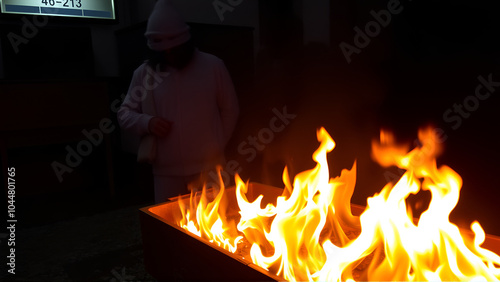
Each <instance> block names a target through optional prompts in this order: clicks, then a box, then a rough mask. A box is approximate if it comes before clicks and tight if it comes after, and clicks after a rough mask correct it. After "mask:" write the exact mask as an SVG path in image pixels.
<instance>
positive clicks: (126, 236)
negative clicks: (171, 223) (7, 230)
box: [2, 206, 155, 281]
mask: <svg viewBox="0 0 500 282" xmlns="http://www.w3.org/2000/svg"><path fill="white" fill-rule="evenodd" d="M140 207H141V206H130V207H125V208H121V209H117V210H113V211H108V212H104V213H98V214H95V215H91V216H81V217H77V218H74V219H71V220H64V221H59V222H55V223H52V224H47V225H42V226H36V227H31V228H24V229H23V228H20V229H18V230H16V246H17V248H16V261H17V264H16V275H9V276H7V277H4V278H3V279H2V280H3V281H5V280H7V281H155V280H154V279H153V277H151V276H150V275H149V274H148V273H147V272H146V271H145V269H144V265H143V257H142V253H143V252H142V241H141V234H140V223H139V216H138V209H139V208H140ZM2 253H4V252H2ZM4 273H5V272H4ZM4 279H5V280H4Z"/></svg>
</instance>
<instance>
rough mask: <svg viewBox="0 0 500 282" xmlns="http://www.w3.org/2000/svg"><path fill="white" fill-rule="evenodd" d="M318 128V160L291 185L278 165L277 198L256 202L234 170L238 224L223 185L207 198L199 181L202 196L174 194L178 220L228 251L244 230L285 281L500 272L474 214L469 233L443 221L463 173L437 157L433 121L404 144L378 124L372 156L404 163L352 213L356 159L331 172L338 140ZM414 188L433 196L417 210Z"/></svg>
mask: <svg viewBox="0 0 500 282" xmlns="http://www.w3.org/2000/svg"><path fill="white" fill-rule="evenodd" d="M317 137H318V141H320V142H321V144H320V146H319V148H318V149H317V150H316V151H315V152H314V154H313V159H314V160H315V161H316V163H317V164H316V166H315V167H314V168H313V169H311V170H307V171H304V172H301V173H299V174H298V175H297V176H295V178H294V181H293V187H292V185H291V182H290V178H289V175H288V170H287V168H285V170H284V171H283V182H284V184H285V189H284V191H283V194H282V196H280V197H278V198H277V201H276V205H273V204H267V205H266V206H265V207H264V208H262V207H261V206H262V205H261V204H262V199H263V196H262V195H260V196H259V197H257V198H256V199H255V200H254V201H253V202H250V201H248V199H247V196H246V194H247V192H248V183H244V182H243V181H242V180H241V178H240V177H239V176H238V175H236V177H235V180H236V200H237V203H238V206H239V214H240V218H239V221H238V223H237V224H236V223H235V222H234V221H229V220H227V217H226V215H225V212H224V211H225V207H224V204H225V200H224V199H225V198H224V187H223V186H222V187H221V189H220V190H219V192H218V194H217V196H216V197H215V199H214V200H213V201H211V202H209V201H208V197H207V192H206V189H204V190H203V192H202V195H201V197H198V198H199V200H197V197H194V194H192V195H191V198H190V204H189V206H187V205H186V204H184V203H183V202H182V201H179V205H180V208H181V212H182V219H180V220H179V223H178V224H179V226H181V227H182V228H184V229H186V230H189V231H190V232H192V233H193V234H196V235H197V236H200V237H203V238H205V239H207V240H209V241H210V242H214V243H216V244H218V245H219V246H221V247H224V248H225V249H227V250H229V251H231V252H233V253H234V252H236V250H237V249H238V243H242V242H243V241H245V240H246V242H247V245H249V246H251V248H250V257H251V259H252V261H253V263H254V264H257V265H259V266H261V267H262V268H265V269H267V270H268V271H270V272H273V273H275V274H277V275H279V276H281V277H283V278H284V279H286V280H289V281H297V280H310V281H347V280H413V281H419V280H422V281H423V280H440V281H442V280H448V281H451V280H453V281H456V280H467V281H469V280H481V281H491V280H495V281H498V280H499V279H500V257H499V256H498V255H497V254H495V253H493V252H492V251H489V250H487V249H484V248H482V247H481V244H482V243H483V242H484V240H485V233H484V231H483V229H482V228H481V226H480V225H479V223H477V222H474V223H473V224H472V225H471V229H472V231H473V233H474V239H473V240H470V239H468V237H467V236H463V234H462V233H461V231H460V230H459V228H458V227H457V226H456V225H454V224H453V223H451V222H450V221H449V215H450V213H451V211H452V210H453V209H454V208H455V206H456V204H457V203H458V199H459V194H460V188H461V186H462V179H461V177H460V176H459V175H458V174H457V173H456V172H455V171H453V170H452V169H451V168H449V167H447V166H441V167H439V168H438V167H437V165H436V156H437V155H438V154H439V153H440V152H441V147H440V146H439V142H438V140H437V138H436V135H435V134H434V132H433V131H432V129H425V130H421V131H419V142H420V144H419V146H418V147H417V148H415V149H413V150H412V151H410V152H408V149H409V147H408V146H403V145H397V144H396V143H395V141H394V137H393V136H392V135H391V134H390V133H387V132H381V138H380V139H381V140H380V142H373V143H372V152H373V158H374V159H375V160H376V161H378V162H379V163H380V164H381V165H382V166H384V167H387V166H397V167H399V168H400V169H403V170H404V171H405V172H404V174H403V175H402V176H401V178H400V179H399V180H398V181H397V182H396V183H389V184H387V185H386V186H385V187H384V188H383V189H382V190H381V192H380V193H379V194H376V195H374V196H373V197H370V198H368V200H367V208H366V210H365V211H364V212H363V213H362V214H361V215H360V216H359V217H358V216H354V215H353V214H352V211H351V205H350V199H351V197H352V194H353V191H354V186H355V183H356V163H354V165H353V167H352V168H351V169H350V170H343V171H342V173H341V175H340V176H338V177H336V178H330V175H329V170H328V162H327V153H329V152H331V151H332V150H333V149H334V148H335V142H334V141H333V139H332V138H331V137H330V135H329V134H328V133H327V132H326V130H325V129H324V128H321V129H320V130H318V132H317ZM220 182H221V183H222V181H220ZM421 189H423V190H427V191H430V193H431V195H432V200H431V202H430V204H429V207H428V209H427V210H426V211H424V212H423V213H422V214H421V215H420V217H419V218H418V220H415V219H414V218H413V216H412V213H411V209H409V208H408V207H407V205H406V199H407V198H408V196H409V195H410V194H416V193H418V192H419V191H420V190H421ZM193 214H195V215H196V218H193ZM415 222H417V223H415Z"/></svg>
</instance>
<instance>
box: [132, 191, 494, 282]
mask: <svg viewBox="0 0 500 282" xmlns="http://www.w3.org/2000/svg"><path fill="white" fill-rule="evenodd" d="M235 190H236V189H235V188H234V187H232V188H228V189H226V191H225V193H226V195H227V200H228V208H227V213H226V214H227V215H231V214H237V213H238V205H237V203H236V196H235ZM282 192H283V189H280V188H276V187H272V186H268V185H263V184H258V183H250V184H249V187H248V192H247V193H246V195H247V198H248V200H249V201H254V200H255V199H256V198H257V197H258V196H259V195H261V194H262V195H264V198H263V200H262V204H263V205H266V204H268V203H273V204H276V199H277V197H278V196H280V195H281V194H282ZM177 200H180V201H189V195H185V196H180V197H177V198H173V199H171V201H169V202H166V203H161V204H158V205H153V206H149V207H144V208H142V209H140V221H141V229H142V241H143V248H144V264H145V267H146V270H147V271H148V272H149V273H150V274H151V275H152V276H153V277H155V278H156V279H157V280H159V281H176V280H177V281H178V280H181V281H184V280H217V281H222V280H227V281H282V280H283V278H281V277H279V276H276V275H274V274H273V273H270V272H269V271H267V270H265V269H263V268H261V267H259V266H257V265H255V264H253V263H252V262H251V261H249V260H245V259H243V258H241V257H240V256H237V255H235V254H233V253H231V252H229V251H227V250H225V249H223V248H221V247H219V246H217V245H215V244H212V243H210V242H207V241H206V240H204V239H202V238H200V237H197V236H196V235H193V234H191V233H190V232H188V231H186V230H184V229H182V228H181V227H179V226H177V224H176V222H175V219H177V218H180V209H179V204H178V203H177ZM351 209H352V213H353V214H354V215H360V214H361V213H362V212H363V210H364V207H362V206H358V205H351ZM463 234H464V235H465V236H467V234H469V235H470V236H472V232H470V231H464V233H463ZM482 246H483V247H484V248H487V249H489V250H491V251H493V252H495V253H497V254H500V238H499V237H496V236H491V235H487V236H486V241H485V242H484V244H483V245H482Z"/></svg>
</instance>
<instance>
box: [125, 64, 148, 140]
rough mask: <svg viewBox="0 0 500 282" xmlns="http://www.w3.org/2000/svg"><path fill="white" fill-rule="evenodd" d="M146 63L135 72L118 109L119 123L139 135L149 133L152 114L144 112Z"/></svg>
mask: <svg viewBox="0 0 500 282" xmlns="http://www.w3.org/2000/svg"><path fill="white" fill-rule="evenodd" d="M143 70H144V65H142V66H141V67H139V68H138V69H137V70H135V72H134V76H133V77H132V82H131V83H130V87H129V89H128V92H127V96H125V99H124V100H123V103H122V105H121V106H120V109H119V110H118V113H117V115H118V123H119V124H120V127H121V128H123V129H124V130H128V131H130V132H132V133H134V134H137V135H139V136H143V135H146V134H148V133H149V121H150V120H151V118H152V116H151V115H148V114H145V113H143V112H142V102H143V100H144V98H145V95H146V94H147V90H146V87H145V85H143V81H144V79H143V74H144V71H143Z"/></svg>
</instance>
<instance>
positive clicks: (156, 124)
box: [148, 117, 172, 137]
mask: <svg viewBox="0 0 500 282" xmlns="http://www.w3.org/2000/svg"><path fill="white" fill-rule="evenodd" d="M148 127H149V132H151V133H152V134H153V135H155V136H158V137H165V136H167V135H168V133H169V132H170V128H171V127H172V124H171V123H170V122H169V121H167V120H164V119H162V118H160V117H153V118H152V119H150V120H149V125H148Z"/></svg>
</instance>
